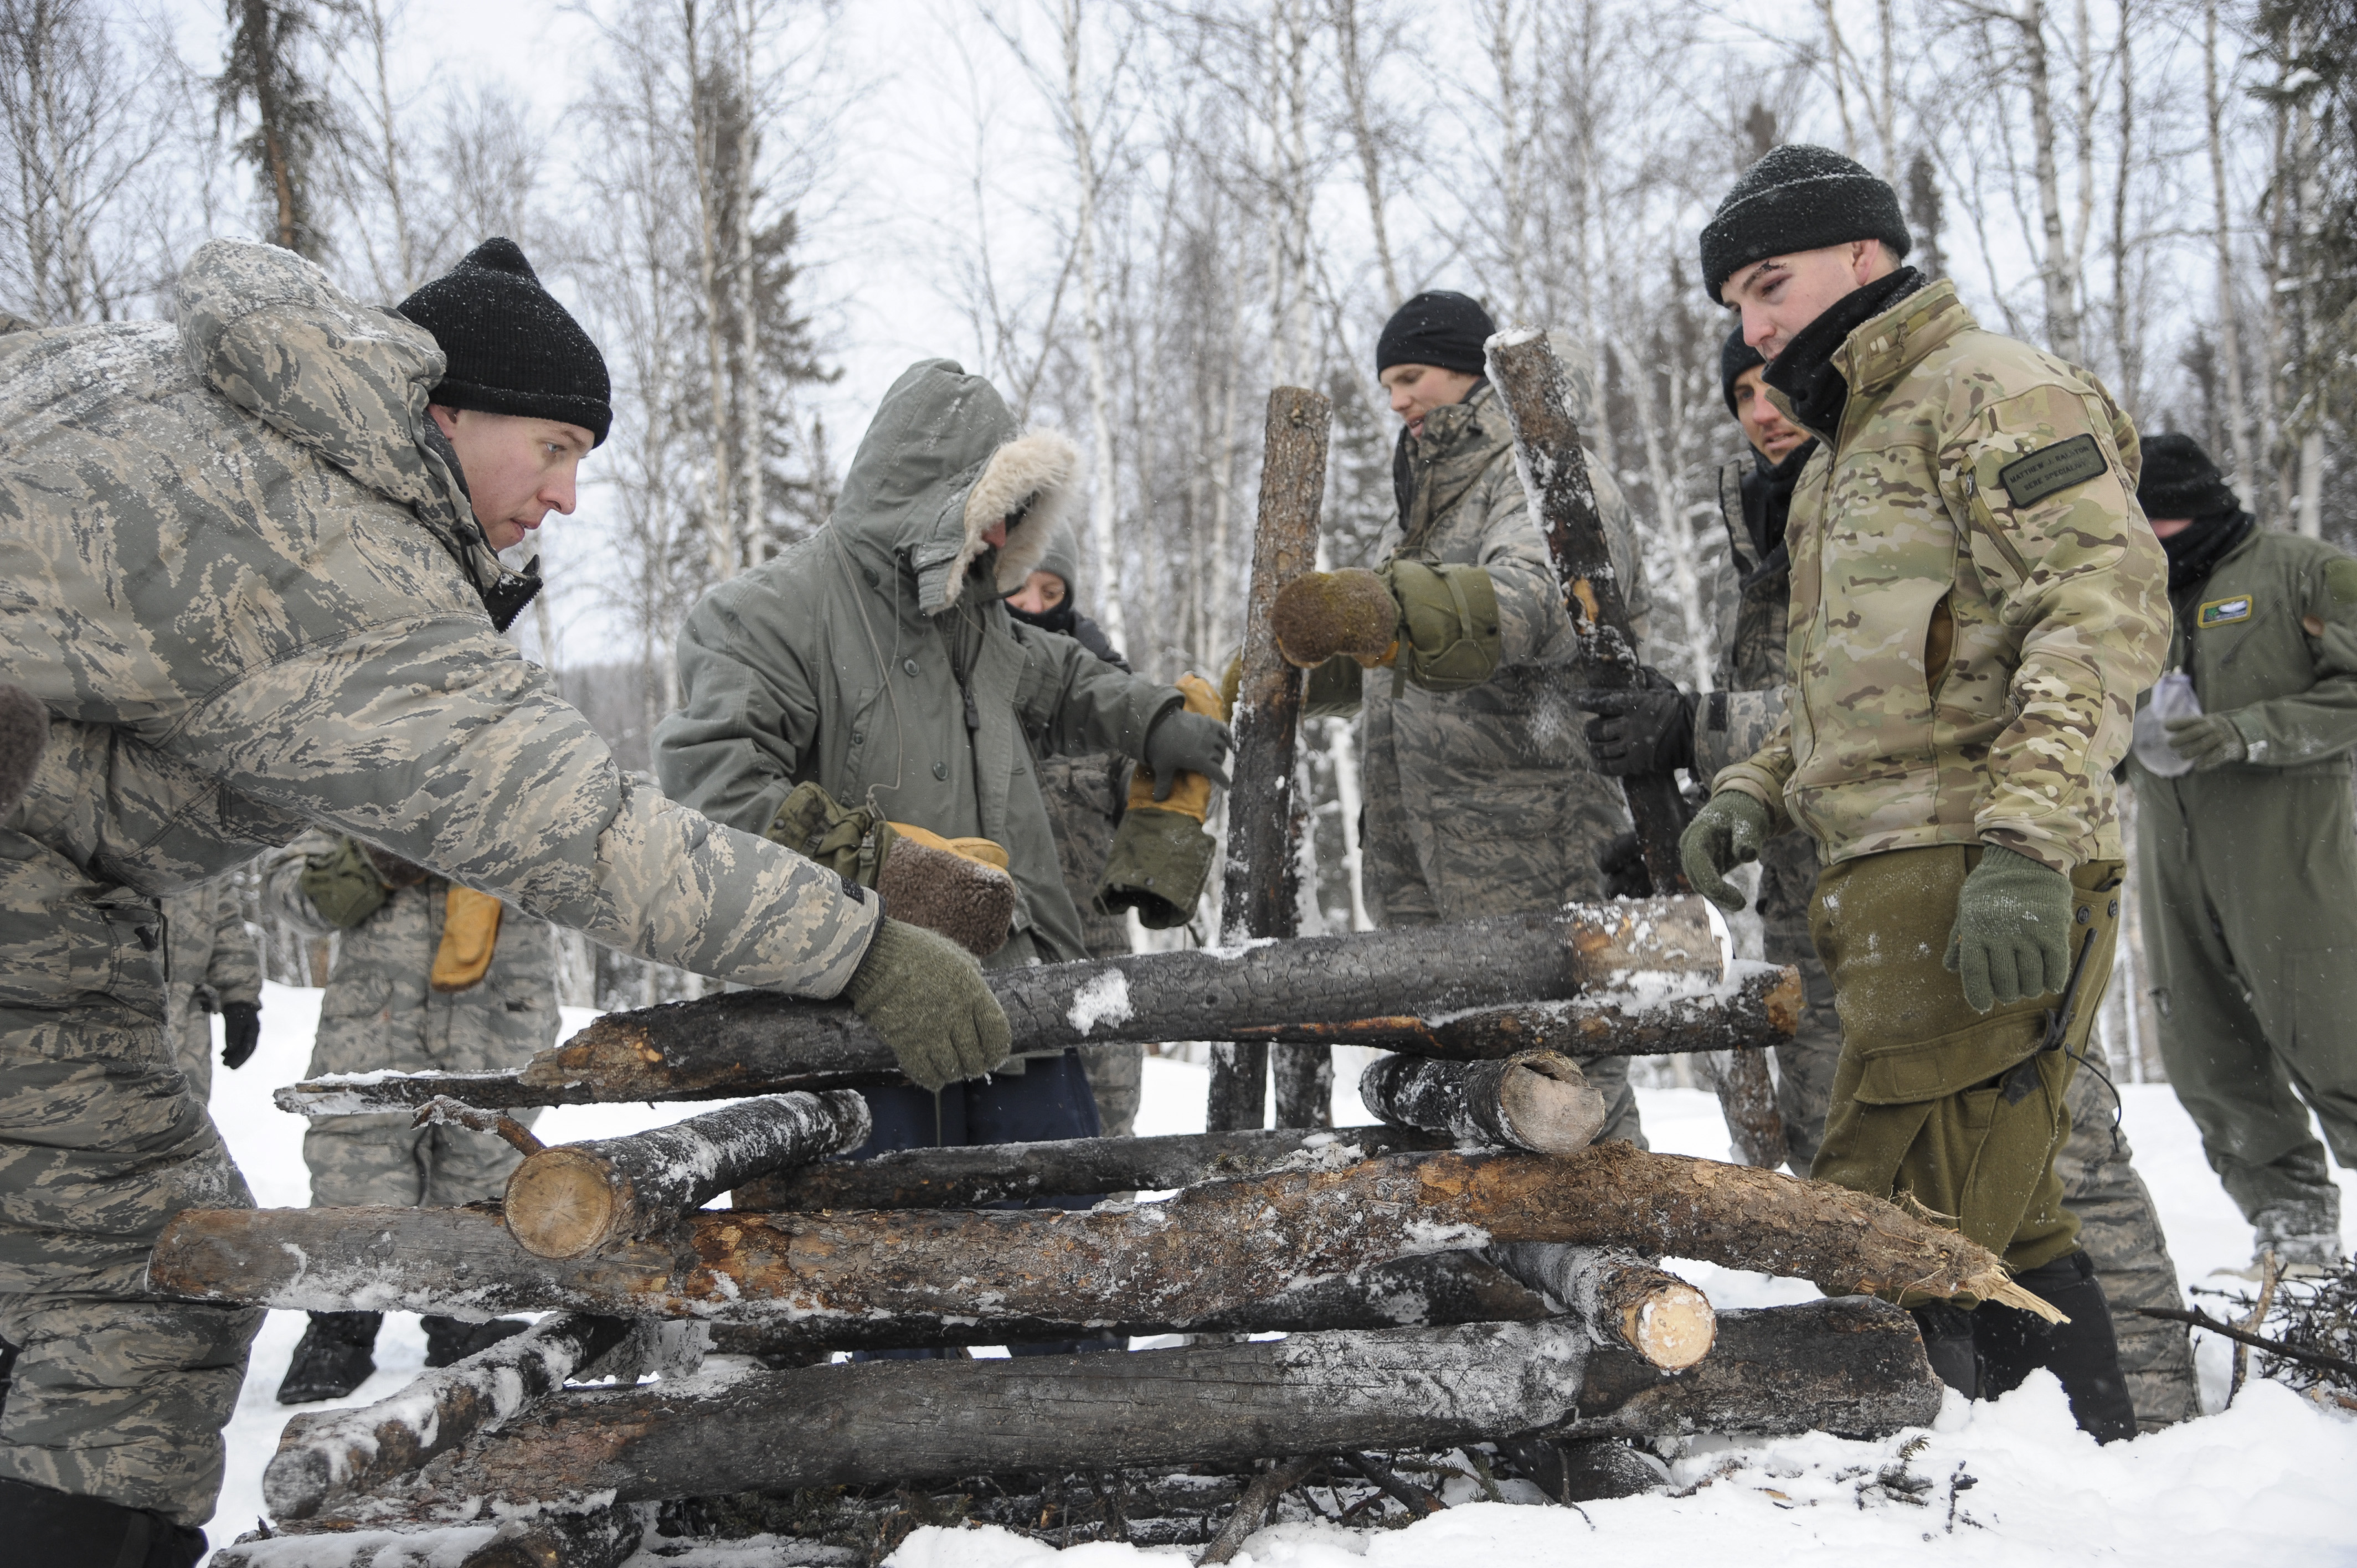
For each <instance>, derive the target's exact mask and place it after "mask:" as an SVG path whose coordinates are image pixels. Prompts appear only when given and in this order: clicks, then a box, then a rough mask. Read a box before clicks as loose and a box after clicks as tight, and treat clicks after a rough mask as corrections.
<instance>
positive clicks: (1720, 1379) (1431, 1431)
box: [321, 1298, 1941, 1525]
mask: <svg viewBox="0 0 2357 1568" xmlns="http://www.w3.org/2000/svg"><path fill="white" fill-rule="evenodd" d="M1718 1338H1719V1344H1720V1351H1719V1353H1718V1354H1715V1355H1713V1356H1711V1357H1708V1358H1706V1359H1704V1360H1703V1361H1702V1362H1700V1363H1699V1364H1697V1365H1696V1366H1695V1367H1693V1368H1692V1369H1688V1370H1687V1371H1684V1372H1681V1373H1676V1374H1670V1375H1664V1374H1663V1373H1661V1372H1659V1371H1656V1370H1654V1369H1652V1368H1650V1367H1646V1366H1645V1364H1644V1363H1643V1362H1642V1361H1641V1360H1640V1359H1638V1358H1637V1357H1636V1356H1635V1355H1634V1354H1633V1353H1632V1352H1630V1351H1628V1350H1626V1349H1623V1348H1619V1347H1598V1346H1594V1345H1592V1344H1591V1343H1590V1342H1589V1340H1588V1336H1587V1331H1586V1329H1585V1328H1584V1327H1583V1326H1580V1325H1579V1324H1578V1323H1577V1321H1575V1320H1570V1319H1560V1320H1554V1321H1549V1322H1544V1323H1535V1324H1479V1325H1469V1326H1462V1327H1456V1328H1443V1329H1397V1330H1390V1331H1384V1332H1378V1333H1367V1334H1308V1335H1296V1336H1294V1337H1290V1338H1287V1339H1284V1340H1279V1341H1263V1342H1257V1343H1250V1344H1240V1345H1238V1344H1230V1345H1219V1346H1201V1347H1195V1348H1188V1349H1182V1350H1159V1351H1144V1352H1140V1353H1137V1354H1135V1355H1128V1356H1081V1357H1071V1358H1063V1357H1045V1358H1036V1359H1028V1360H1014V1361H1008V1360H991V1361H931V1362H924V1361H916V1362H910V1361H891V1362H881V1361H879V1362H870V1363H867V1364H866V1365H838V1366H831V1367H810V1368H801V1369H791V1370H788V1371H782V1372H767V1373H750V1374H746V1375H743V1376H741V1377H738V1378H737V1379H735V1380H717V1379H711V1378H705V1379H694V1380H687V1381H686V1382H683V1383H649V1384H644V1385H641V1386H640V1387H638V1388H635V1389H627V1390H614V1391H605V1390H576V1391H571V1392H568V1393H566V1394H565V1395H563V1396H561V1397H559V1398H556V1399H552V1400H549V1401H545V1402H543V1403H542V1404H540V1405H539V1406H537V1407H535V1408H534V1409H533V1410H532V1411H531V1412H527V1414H526V1415H525V1416H524V1418H523V1419H522V1420H521V1421H519V1422H517V1423H512V1424H511V1425H510V1426H508V1427H506V1428H503V1429H502V1430H500V1432H498V1433H495V1434H489V1435H487V1436H485V1437H483V1438H479V1439H478V1440H476V1441H475V1442H473V1443H470V1444H468V1446H467V1447H466V1448H465V1449H463V1450H460V1451H458V1452H455V1453H452V1454H447V1455H443V1456H441V1457H440V1458H437V1459H436V1460H435V1461H434V1462H433V1463H432V1464H431V1465H429V1466H426V1468H425V1471H423V1472H422V1473H421V1474H420V1475H419V1476H418V1477H415V1478H414V1480H412V1481H410V1482H407V1483H404V1485H402V1486H400V1487H389V1488H384V1489H382V1490H381V1491H380V1492H378V1493H377V1494H375V1495H374V1496H373V1497H372V1498H366V1499H354V1501H353V1503H352V1506H351V1508H350V1510H349V1512H348V1514H347V1516H345V1517H344V1518H343V1519H342V1520H339V1521H321V1523H323V1524H324V1523H330V1522H340V1523H347V1524H358V1525H365V1524H369V1523H371V1522H376V1521H379V1520H387V1519H392V1518H405V1519H414V1520H431V1519H448V1518H454V1517H466V1516H468V1515H470V1514H471V1513H472V1512H474V1511H475V1510H479V1509H483V1508H484V1507H485V1506H486V1504H487V1503H488V1504H489V1505H490V1506H492V1507H498V1506H500V1505H501V1504H503V1503H507V1502H511V1501H512V1502H525V1501H529V1502H531V1503H533V1504H537V1505H540V1506H544V1507H564V1506H566V1505H567V1504H569V1503H570V1504H575V1505H576V1506H578V1504H581V1503H587V1504H592V1505H595V1506H603V1505H604V1504H605V1503H606V1502H607V1501H608V1499H609V1498H610V1499H615V1500H620V1501H624V1502H629V1501H634V1500H648V1499H652V1498H668V1497H681V1496H692V1495H711V1494H716V1493H725V1492H730V1491H738V1490H748V1491H749V1490H759V1491H765V1492H779V1491H785V1490H790V1489H793V1488H799V1487H833V1486H845V1485H863V1484H870V1483H875V1482H899V1481H912V1482H913V1481H920V1480H923V1479H926V1478H929V1477H975V1476H990V1475H1012V1474H1039V1473H1041V1472H1049V1473H1053V1472H1057V1471H1063V1470H1072V1469H1104V1468H1109V1467H1114V1466H1175V1465H1189V1466H1193V1465H1233V1464H1243V1463H1247V1462H1249V1461H1251V1460H1253V1459H1255V1458H1258V1457H1261V1456H1263V1455H1265V1454H1266V1453H1268V1452H1271V1451H1274V1452H1275V1453H1278V1454H1334V1453H1363V1452H1365V1451H1368V1450H1371V1449H1372V1450H1378V1451H1388V1450H1395V1449H1400V1448H1445V1447H1448V1446H1452V1445H1455V1444H1463V1443H1469V1442H1476V1441H1483V1440H1491V1439H1502V1438H1507V1437H1512V1436H1514V1435H1516V1434H1523V1433H1540V1434H1547V1435H1550V1436H1552V1437H1555V1438H1557V1439H1587V1438H1591V1437H1598V1436H1634V1437H1643V1436H1665V1435H1670V1434H1684V1433H1689V1432H1694V1431H1720V1432H1769V1433H1783V1432H1794V1431H1805V1430H1810V1429H1813V1428H1817V1427H1822V1428H1824V1429H1826V1430H1831V1431H1836V1432H1841V1433H1844V1434H1850V1435H1858V1436H1866V1435H1883V1434H1888V1433H1890V1432H1893V1431H1897V1430H1899V1429H1900V1428H1901V1427H1904V1426H1909V1425H1921V1424H1925V1423H1929V1422H1930V1420H1931V1419H1932V1417H1933V1416H1935V1415H1937V1413H1938V1412H1939V1409H1940V1399H1941V1394H1940V1383H1939V1381H1938V1380H1937V1379H1936V1378H1935V1377H1933V1376H1932V1370H1931V1367H1930V1364H1929V1363H1928V1362H1927V1361H1926V1360H1925V1359H1924V1357H1923V1353H1922V1347H1921V1340H1920V1339H1919V1338H1918V1337H1917V1336H1916V1334H1915V1329H1914V1324H1913V1321H1912V1320H1911V1319H1910V1317H1909V1316H1908V1315H1907V1314H1905V1313H1904V1312H1901V1311H1900V1309H1898V1308H1897V1307H1894V1306H1891V1305H1889V1304H1887V1303H1883V1302H1879V1301H1873V1300H1865V1299H1857V1298H1852V1299H1846V1300H1841V1301H1826V1302H1811V1303H1808V1304H1806V1305H1800V1306H1792V1307H1771V1308H1768V1309H1765V1310H1762V1311H1758V1312H1738V1313H1727V1314H1725V1315H1723V1316H1722V1320H1721V1324H1720V1326H1719V1330H1718ZM1730 1352H1732V1356H1731V1358H1730V1359H1729V1360H1728V1363H1727V1364H1728V1365H1731V1366H1733V1367H1736V1368H1739V1370H1737V1371H1734V1372H1729V1371H1728V1370H1727V1366H1723V1365H1722V1364H1721V1363H1722V1358H1727V1357H1729V1353H1730ZM1705 1422H1707V1423H1713V1424H1698V1423H1705Z"/></svg>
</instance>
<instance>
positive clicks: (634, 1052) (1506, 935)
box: [276, 897, 1727, 1116]
mask: <svg viewBox="0 0 2357 1568" xmlns="http://www.w3.org/2000/svg"><path fill="white" fill-rule="evenodd" d="M1725 929H1726V928H1725V923H1724V921H1722V920H1719V919H1718V918H1717V912H1716V911H1715V910H1713V909H1712V908H1710V906H1709V905H1708V904H1707V903H1706V902H1705V901H1704V900H1702V899H1700V898H1695V897H1683V898H1670V899H1654V900H1626V899H1624V900H1621V901H1619V902H1616V903H1610V904H1571V905H1566V906H1565V907H1564V908H1562V909H1559V910H1555V911H1553V912H1551V913H1547V914H1541V915H1523V916H1509V917H1502V918H1497V919H1490V920H1470V921H1466V922H1464V923H1462V924H1459V925H1454V926H1425V927H1418V928H1415V929H1412V930H1397V931H1353V932H1350V933H1347V934H1344V935H1340V936H1330V937H1305V938H1302V939H1300V940H1295V941H1284V942H1261V943H1257V944H1254V945H1251V946H1246V947H1241V948H1232V949H1227V948H1223V949H1194V950H1183V951H1177V952H1160V953H1135V954H1130V955H1127V956H1125V957H1121V958H1113V959H1103V960H1091V961H1085V962H1079V963H1055V964H1041V965H1037V966H1035V967H1032V968H1028V969H1009V970H999V971H995V972H992V973H991V974H989V975H988V976H987V977H986V978H987V979H988V981H989V983H990V986H991V989H992V991H993V992H995V993H996V995H997V997H998V1000H999V1003H1000V1004H1001V1005H1002V1006H1004V1007H1005V1008H1006V1015H1007V1020H1008V1022H1009V1024H1010V1025H1011V1026H1013V1031H1014V1042H1015V1048H1016V1050H1017V1051H1018V1052H1024V1053H1028V1054H1034V1055H1037V1054H1041V1053H1054V1052H1059V1051H1062V1050H1064V1049H1065V1048H1066V1047H1071V1046H1079V1045H1109V1044H1126V1043H1130V1042H1135V1041H1153V1040H1204V1039H1212V1040H1216V1039H1222V1038H1225V1037H1227V1036H1231V1035H1232V1034H1233V1033H1235V1032H1236V1031H1238V1030H1240V1029H1243V1028H1248V1027H1260V1026H1267V1025H1272V1024H1297V1023H1315V1022H1319V1021H1323V1020H1329V1019H1334V1018H1356V1017H1361V1016H1364V1015H1369V1014H1383V1013H1408V1012H1414V1011H1417V1010H1419V1009H1421V1010H1441V1011H1460V1010H1464V1009H1468V1008H1474V1007H1490V1006H1496V1005H1500V1004H1505V1003H1511V1002H1530V1001H1547V1000H1552V999H1556V998H1561V997H1566V996H1570V995H1574V994H1576V993H1578V992H1580V991H1582V990H1586V989H1592V988H1601V987H1608V986H1610V985H1614V984H1617V983H1625V982H1626V978H1627V977H1628V976H1629V975H1631V974H1632V973H1650V974H1656V975H1661V974H1666V975H1673V976H1677V977H1681V978H1682V979H1686V980H1690V981H1691V982H1692V983H1695V984H1696V985H1698V986H1711V985H1716V984H1717V983H1719V982H1720V980H1721V979H1722V978H1723V977H1724V976H1725V973H1726V969H1727V956H1726V947H1725V940H1724V933H1725ZM898 1081H899V1073H898V1070H897V1069H896V1068H895V1067H894V1065H893V1058H892V1054H891V1052H890V1050H889V1049H888V1047H886V1046H885V1045H884V1043H883V1041H882V1040H880V1039H878V1038H877V1036H876V1035H875V1034H874V1033H873V1032H872V1031H870V1030H869V1029H868V1027H867V1026H866V1024H864V1023H862V1022H861V1021H860V1020H859V1019H858V1017H857V1016H856V1015H854V1014H853V1013H852V1011H851V1009H850V1007H849V1006H848V1005H847V1004H842V1003H834V1002H805V1001H802V1000H800V999H798V998H794V997H789V996H778V995H773V994H770V993H763V992H749V991H748V992H737V993H732V994H728V995H725V996H707V997H703V998H700V999H698V1000H696V1001H694V1002H674V1003H672V1004H668V1005H666V1006H662V1007H649V1008H642V1009H640V1010H639V1011H637V1012H631V1013H608V1014H606V1015H604V1016H602V1017H600V1018H598V1019H597V1021H596V1022H595V1023H593V1024H591V1025H590V1026H588V1027H587V1028H586V1029H584V1030H582V1031H581V1032H580V1033H579V1034H577V1035H575V1036H573V1037H572V1038H571V1039H568V1040H566V1041H565V1042H564V1043H563V1044H561V1045H559V1046H557V1047H554V1049H551V1050H546V1051H543V1052H541V1053H540V1054H539V1055H537V1056H535V1057H533V1059H532V1060H531V1062H530V1063H528V1064H527V1065H526V1066H524V1067H523V1068H522V1069H520V1070H518V1071H516V1072H514V1073H511V1074H500V1073H449V1074H441V1073H408V1074H404V1073H384V1072H371V1073H355V1074H339V1075H336V1076H332V1077H328V1078H322V1079H312V1080H309V1081H307V1082H303V1083H296V1084H292V1085H289V1086H287V1087H286V1088H284V1089H281V1090H278V1091H277V1095H276V1099H277V1102H278V1107H279V1109H280V1110H282V1111H290V1112H296V1113H298V1114H304V1115H313V1116H324V1115H351V1114H360V1113H364V1112H387V1111H399V1110H404V1109H406V1110H414V1109H415V1108H416V1107H418V1106H420V1105H422V1104H424V1103H425V1101H428V1100H430V1099H432V1098H433V1097H434V1096H436V1095H437V1094H447V1095H449V1096H450V1097H451V1098H453V1099H456V1100H459V1101H465V1102H466V1103H468V1104H470V1105H478V1106H517V1105H558V1104H565V1105H576V1104H592V1103H597V1102H601V1101H631V1100H658V1099H660V1100H683V1099H696V1098H702V1099H722V1098H735V1097H737V1096H739V1095H744V1094H749V1093H754V1092H759V1091H774V1090H789V1089H800V1090H822V1089H843V1088H860V1087H872V1086H874V1085H876V1084H880V1083H890V1082H898Z"/></svg>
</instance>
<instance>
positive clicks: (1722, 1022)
mask: <svg viewBox="0 0 2357 1568" xmlns="http://www.w3.org/2000/svg"><path fill="white" fill-rule="evenodd" d="M1801 1005H1802V995H1801V975H1800V972H1799V971H1798V970H1795V969H1790V968H1783V967H1780V966H1777V965H1774V964H1766V963H1756V962H1752V961H1748V960H1741V959H1738V960H1737V961H1735V962H1734V963H1732V964H1730V965H1729V966H1728V972H1727V983H1726V984H1724V985H1721V986H1718V987H1716V988H1714V989H1712V990H1709V991H1705V992H1699V993H1689V994H1682V995H1670V996H1664V997H1639V996H1636V995H1633V994H1631V993H1628V992H1624V991H1600V992H1591V993H1583V994H1581V995H1578V996H1574V997H1567V998H1566V999H1565V1000H1563V1001H1560V1002H1533V1003H1522V1004H1513V1005H1510V1006H1505V1007H1483V1008H1477V1009H1475V1010H1474V1011H1472V1012H1469V1013H1460V1014H1457V1015H1450V1016H1444V1017H1441V1018H1439V1019H1437V1020H1436V1019H1427V1018H1424V1017H1419V1016H1416V1015H1413V1014H1407V1015H1393V1016H1389V1017H1381V1018H1356V1019H1352V1020H1351V1021H1350V1022H1347V1023H1338V1024H1282V1025H1275V1026H1270V1027H1267V1028H1261V1029H1240V1030H1238V1031H1237V1033H1238V1034H1239V1035H1243V1036H1251V1037H1253V1038H1254V1039H1264V1040H1269V1041H1273V1042H1285V1041H1321V1042H1325V1043H1328V1044H1331V1045H1338V1046H1372V1047H1376V1048H1377V1049H1379V1050H1386V1051H1403V1052H1405V1053H1406V1054H1408V1055H1410V1056H1418V1057H1444V1058H1448V1059H1449V1060H1451V1061H1487V1060H1491V1059H1493V1058H1499V1057H1511V1056H1513V1055H1516V1054H1517V1053H1519V1052H1523V1051H1560V1052H1562V1053H1563V1054H1564V1055H1565V1056H1567V1057H1570V1058H1574V1059H1575V1060H1583V1061H1584V1060H1587V1059H1588V1058H1594V1057H1661V1056H1682V1055H1686V1054H1689V1053H1694V1052H1701V1051H1753V1050H1759V1049H1760V1048H1761V1047H1767V1046H1772V1045H1774V1044H1776V1043H1777V1042H1778V1041H1780V1040H1788V1039H1790V1038H1792V1031H1793V1030H1795V1029H1797V1028H1798V1027H1800V1023H1801Z"/></svg>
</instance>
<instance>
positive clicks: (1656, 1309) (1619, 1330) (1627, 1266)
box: [1491, 1241, 1717, 1372]
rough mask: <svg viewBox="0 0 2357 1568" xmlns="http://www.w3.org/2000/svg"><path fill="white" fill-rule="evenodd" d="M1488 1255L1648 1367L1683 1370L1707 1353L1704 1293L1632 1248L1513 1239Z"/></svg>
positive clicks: (1710, 1331) (1711, 1328)
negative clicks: (1637, 1254) (1612, 1248)
mask: <svg viewBox="0 0 2357 1568" xmlns="http://www.w3.org/2000/svg"><path fill="white" fill-rule="evenodd" d="M1491 1254H1492V1256H1494V1257H1495V1258H1496V1259H1497V1261H1498V1262H1499V1264H1500V1265H1501V1267H1502V1268H1503V1269H1504V1270H1505V1272H1506V1273H1509V1274H1512V1276H1513V1277H1514V1278H1516V1279H1518V1280H1520V1281H1522V1282H1523V1283H1524V1284H1526V1285H1529V1286H1530V1287H1531V1288H1532V1289H1534V1290H1541V1291H1544V1292H1545V1293H1546V1294H1548V1295H1550V1296H1552V1297H1554V1298H1555V1300H1556V1301H1557V1302H1559V1303H1561V1304H1562V1305H1563V1306H1564V1308H1565V1309H1566V1311H1569V1312H1573V1313H1576V1314H1577V1315H1578V1316H1580V1317H1582V1318H1583V1319H1585V1320H1586V1321H1587V1323H1589V1324H1590V1325H1592V1326H1595V1327H1597V1328H1598V1330H1599V1336H1598V1337H1609V1338H1610V1339H1617V1340H1619V1341H1620V1343H1621V1344H1622V1345H1625V1346H1627V1347H1628V1348H1630V1349H1631V1350H1633V1351H1635V1352H1636V1353H1637V1355H1639V1356H1640V1357H1641V1358H1642V1359H1644V1361H1645V1363H1646V1364H1647V1365H1648V1366H1652V1367H1658V1368H1660V1369H1662V1370H1663V1371H1667V1372H1682V1371H1684V1370H1685V1369H1687V1368H1688V1367H1691V1366H1693V1365H1694V1364H1695V1362H1696V1361H1699V1360H1701V1359H1703V1358H1704V1357H1705V1356H1706V1355H1708V1354H1709V1353H1710V1346H1711V1339H1712V1337H1713V1336H1714V1335H1715V1334H1716V1333H1717V1318H1716V1317H1715V1316H1713V1314H1712V1312H1711V1309H1710V1301H1709V1298H1708V1297H1706V1296H1705V1295H1704V1294H1702V1292H1700V1291H1698V1290H1696V1289H1695V1287H1694V1286H1692V1285H1690V1284H1688V1283H1686V1282H1685V1281H1684V1280H1682V1279H1680V1278H1678V1277H1677V1275H1675V1274H1673V1273H1666V1272H1664V1271H1663V1270H1661V1269H1657V1268H1655V1267H1654V1266H1653V1265H1652V1264H1651V1263H1649V1262H1645V1261H1644V1260H1643V1259H1641V1258H1640V1257H1637V1256H1636V1255H1635V1254H1633V1253H1631V1252H1625V1251H1614V1250H1611V1249H1608V1248H1601V1247H1568V1246H1565V1245H1564V1244H1562V1243H1561V1242H1555V1241H1513V1242H1508V1243H1506V1244H1504V1245H1502V1246H1499V1247H1496V1248H1493V1249H1492V1250H1491Z"/></svg>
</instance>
